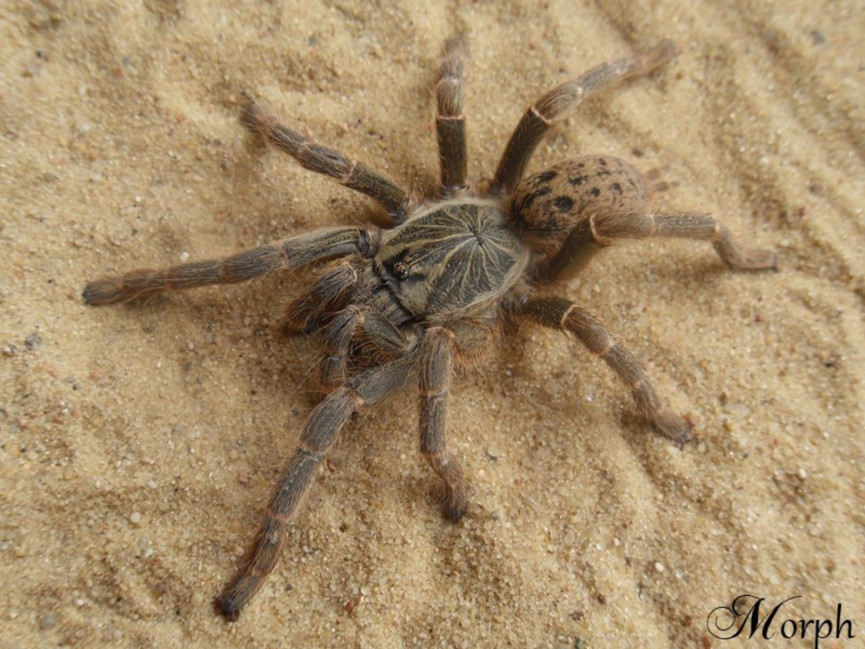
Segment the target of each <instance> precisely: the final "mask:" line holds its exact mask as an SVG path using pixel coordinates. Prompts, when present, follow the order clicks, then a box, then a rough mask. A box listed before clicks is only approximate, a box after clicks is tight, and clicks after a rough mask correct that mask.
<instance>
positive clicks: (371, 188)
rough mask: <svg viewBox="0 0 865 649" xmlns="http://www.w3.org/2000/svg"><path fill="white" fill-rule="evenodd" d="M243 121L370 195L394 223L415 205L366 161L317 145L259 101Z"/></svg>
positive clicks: (305, 163) (309, 164) (306, 163)
mask: <svg viewBox="0 0 865 649" xmlns="http://www.w3.org/2000/svg"><path fill="white" fill-rule="evenodd" d="M241 122H242V123H243V124H244V125H245V126H246V127H247V128H249V129H250V130H251V131H254V132H256V133H260V134H261V135H262V136H264V138H265V139H266V140H267V141H268V142H270V143H271V144H272V145H273V146H275V147H276V148H278V149H280V150H282V151H285V152H286V153H287V154H289V155H290V156H291V157H292V158H294V159H295V160H297V161H298V162H299V163H300V165H301V166H302V167H303V168H304V169H309V170H310V171H315V172H316V173H320V174H324V175H326V176H330V177H331V178H333V179H334V180H336V181H337V182H338V183H340V184H342V185H345V186H346V187H348V188H349V189H353V190H355V191H358V192H361V193H362V194H366V195H367V196H369V197H370V198H372V199H373V200H375V201H377V202H378V203H379V204H380V205H381V206H382V207H384V209H385V210H387V213H388V215H389V216H390V219H391V222H392V224H393V225H397V224H399V223H402V222H403V221H404V220H405V215H406V213H407V212H408V209H409V207H410V204H411V200H410V198H409V196H408V194H406V192H405V191H404V190H403V189H402V188H400V187H399V186H398V185H396V184H395V183H394V182H393V181H392V180H390V179H389V178H387V177H385V176H383V175H382V174H380V173H379V172H377V171H376V170H375V169H373V168H372V167H369V166H367V165H365V164H364V163H362V162H357V161H355V160H351V159H349V158H346V157H345V156H344V155H343V154H341V153H340V152H338V151H334V150H333V149H329V148H327V147H325V146H322V145H320V144H316V143H315V142H313V141H312V140H310V139H309V138H306V137H304V136H303V135H301V134H300V133H298V132H297V131H295V130H292V129H290V128H288V127H287V126H283V125H282V124H280V123H278V122H277V121H276V118H274V117H271V116H270V115H266V114H265V113H264V112H262V111H261V109H259V108H258V107H257V106H256V105H255V104H252V103H250V104H247V106H246V107H245V108H244V110H243V114H242V115H241Z"/></svg>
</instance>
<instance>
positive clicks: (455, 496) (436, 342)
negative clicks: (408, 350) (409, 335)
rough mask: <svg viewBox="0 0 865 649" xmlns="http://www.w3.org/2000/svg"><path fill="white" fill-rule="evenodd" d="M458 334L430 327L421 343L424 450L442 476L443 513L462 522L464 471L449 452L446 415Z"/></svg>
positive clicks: (452, 519)
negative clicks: (446, 442) (455, 339)
mask: <svg viewBox="0 0 865 649" xmlns="http://www.w3.org/2000/svg"><path fill="white" fill-rule="evenodd" d="M453 338H454V334H453V332H452V331H450V330H448V329H445V328H444V327H430V328H429V329H428V330H427V332H426V336H425V337H424V339H423V340H422V342H421V345H420V361H419V362H420V366H419V372H418V381H419V385H420V402H421V412H420V451H421V454H422V455H423V456H424V457H425V458H426V460H427V462H429V465H430V467H432V470H433V471H434V472H435V474H436V475H437V476H438V477H439V478H441V482H442V487H443V489H442V494H441V507H442V514H443V515H444V517H445V518H447V519H448V520H451V521H454V522H456V521H458V520H459V519H460V518H462V516H463V514H465V511H466V505H467V497H466V484H465V478H463V471H462V468H460V465H459V462H458V461H457V460H456V458H455V457H454V456H453V455H452V454H451V453H448V452H447V449H446V444H445V433H446V430H445V415H446V407H447V396H448V384H449V383H450V375H451V359H452V356H453V351H452V345H453Z"/></svg>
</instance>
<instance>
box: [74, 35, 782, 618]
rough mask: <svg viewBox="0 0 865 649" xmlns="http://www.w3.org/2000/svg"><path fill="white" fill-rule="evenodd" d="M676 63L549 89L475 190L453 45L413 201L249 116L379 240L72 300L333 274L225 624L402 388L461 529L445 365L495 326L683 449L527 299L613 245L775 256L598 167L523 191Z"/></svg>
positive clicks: (660, 55)
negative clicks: (548, 156) (290, 427)
mask: <svg viewBox="0 0 865 649" xmlns="http://www.w3.org/2000/svg"><path fill="white" fill-rule="evenodd" d="M676 55H677V50H676V47H675V45H674V44H673V43H672V42H671V41H669V40H664V41H662V42H660V43H659V44H657V45H656V46H655V47H654V48H652V49H651V50H649V51H647V52H646V53H644V54H641V55H636V56H632V57H629V58H623V59H620V60H617V61H613V62H610V63H604V64H602V65H599V66H597V67H595V68H593V69H592V70H590V71H589V72H586V73H585V74H583V75H582V76H579V77H577V78H574V79H572V80H569V81H566V82H564V83H562V84H561V85H559V86H557V87H555V88H553V89H552V90H550V91H548V92H547V93H546V94H544V95H543V96H541V97H540V99H538V101H536V102H535V103H534V104H532V106H530V107H529V108H528V110H527V111H526V113H525V115H524V116H523V117H522V119H521V121H520V122H519V123H518V124H517V127H516V129H515V130H514V132H513V134H512V135H511V138H510V140H509V142H508V144H507V146H506V147H505V150H504V153H503V155H502V158H501V161H500V162H499V165H498V168H497V169H496V172H495V175H494V176H493V178H492V180H491V181H489V183H488V186H487V187H486V188H485V190H483V191H480V190H478V191H473V190H472V188H471V187H470V186H469V185H468V184H467V181H466V134H465V117H464V116H463V107H462V106H463V99H462V87H461V86H462V72H463V59H464V45H463V40H462V39H461V38H460V37H456V38H452V39H450V40H449V41H447V43H446V45H445V49H444V55H443V57H442V60H441V67H440V70H439V75H438V82H437V85H436V90H435V93H436V99H437V114H436V131H437V139H438V148H439V155H440V163H441V169H440V171H441V184H440V187H439V188H438V191H437V192H436V195H435V196H434V197H432V198H429V199H428V200H424V201H421V202H414V201H413V200H412V199H411V198H410V197H409V194H408V193H407V192H406V191H405V190H403V189H402V188H400V187H399V186H398V185H396V184H395V183H394V182H392V181H391V180H389V179H388V178H386V177H385V176H383V175H382V174H380V173H378V172H377V171H375V170H373V169H372V168H370V167H368V166H366V165H365V164H363V163H361V162H356V161H354V160H351V159H349V158H347V157H345V156H344V155H342V154H341V153H338V152H337V151H334V150H332V149H329V148H326V147H324V146H322V145H320V144H316V143H315V142H313V141H311V140H310V139H309V138H307V137H305V136H304V135H301V134H300V133H298V132H297V131H294V130H292V129H290V128H287V127H285V126H282V125H281V124H279V123H277V121H276V120H275V119H274V118H273V117H271V116H269V115H266V114H265V113H264V112H262V111H261V110H260V109H259V108H258V107H256V106H255V105H254V104H253V103H249V104H248V105H247V106H246V107H245V109H244V111H243V114H242V122H243V124H244V125H245V126H246V127H247V128H249V129H250V130H251V131H253V132H254V133H258V134H260V135H261V136H263V137H264V139H265V140H266V141H268V142H270V143H271V144H272V145H274V146H276V147H277V148H279V149H282V150H283V151H285V152H286V153H288V154H289V155H290V156H292V157H293V158H294V159H295V160H297V161H298V162H299V163H300V164H301V165H302V166H303V167H305V168H307V169H310V170H312V171H315V172H318V173H321V174H324V175H327V176H330V177H331V178H333V179H335V180H336V181H337V182H339V183H341V184H343V185H345V186H346V187H349V188H351V189H354V190H356V191H359V192H361V193H363V194H366V195H367V196H369V197H371V198H372V199H373V200H375V201H376V202H378V203H379V204H380V205H381V206H382V207H383V208H384V209H385V210H386V212H387V220H388V221H387V225H386V226H385V227H382V228H380V227H375V226H370V227H366V228H359V227H332V228H321V229H317V230H313V231H312V232H309V233H307V234H300V235H297V236H293V237H289V238H287V239H284V240H282V241H277V242H275V243H271V244H268V245H265V246H262V247H259V248H255V249H252V250H247V251H245V252H240V253H238V254H234V255H231V256H228V257H224V258H222V259H214V260H210V261H202V262H194V263H185V264H181V265H178V266H171V267H168V268H162V269H140V270H132V271H130V272H127V273H125V274H123V275H120V276H116V277H109V278H105V279H100V280H98V281H95V282H92V283H90V284H88V285H87V286H86V288H85V289H84V294H83V297H84V301H85V302H86V303H87V304H90V305H103V304H110V303H115V302H124V301H127V300H132V299H135V298H140V297H142V296H146V295H149V294H152V293H156V292H158V291H163V290H166V289H176V288H190V287H193V286H204V285H208V284H231V283H234V282H241V281H245V280H249V279H252V278H254V277H258V276H260V275H264V274H265V273H269V272H271V271H275V270H293V269H295V268H299V267H301V266H306V265H308V264H313V263H315V262H319V261H322V260H326V259H334V258H335V259H336V261H335V262H334V263H333V264H332V265H331V266H329V267H328V268H327V269H326V270H325V271H324V272H323V274H322V275H321V277H320V279H319V280H318V282H317V283H316V284H315V285H314V286H313V287H312V289H311V290H310V291H309V292H308V293H306V294H305V295H303V296H302V297H300V298H298V299H297V300H295V301H294V302H293V303H292V304H291V305H290V306H289V307H288V310H287V314H286V317H285V326H286V329H287V330H288V331H289V332H290V333H314V332H315V333H321V334H322V336H323V338H324V353H323V355H322V358H321V361H320V364H319V367H318V375H319V378H320V381H321V384H322V386H323V388H324V390H325V392H326V396H325V397H324V399H323V400H322V401H321V402H320V403H319V404H318V405H317V406H316V407H315V408H314V409H313V410H312V412H311V413H310V415H309V418H308V419H307V420H306V423H305V425H304V427H303V431H302V433H301V435H300V440H299V442H298V445H297V448H296V449H295V451H294V455H293V456H292V458H291V460H290V462H289V464H288V468H287V469H286V470H285V472H284V474H283V475H282V478H281V479H280V481H279V484H278V485H277V487H276V489H275V491H274V492H273V495H272V497H271V499H270V502H269V504H268V506H267V508H266V510H265V514H264V520H263V522H262V525H261V529H260V531H259V532H258V535H257V537H256V540H255V543H254V545H253V547H252V550H251V552H250V554H249V556H248V558H247V559H246V561H245V563H244V565H243V567H242V569H241V570H240V572H239V573H238V574H237V576H236V577H235V578H234V579H233V581H232V582H231V583H230V584H229V585H228V586H227V587H226V589H225V590H224V591H223V593H222V594H221V595H220V596H219V597H218V598H217V599H216V605H217V608H218V610H219V611H220V612H221V613H222V614H223V615H224V616H225V617H226V618H228V619H229V620H235V619H237V617H238V615H239V614H240V611H241V609H242V608H243V607H244V606H245V605H246V604H247V603H248V602H249V601H250V599H251V598H252V597H253V595H254V594H255V593H256V592H257V591H258V589H259V587H260V586H261V585H262V583H263V580H264V579H265V577H266V576H267V574H268V573H270V571H271V570H272V569H273V567H274V565H275V564H276V562H277V560H278V558H279V555H280V552H281V549H282V546H283V543H284V541H285V538H286V533H287V526H288V523H289V521H291V520H292V518H293V517H294V516H295V514H296V512H297V509H298V506H299V504H300V502H301V500H302V499H303V497H304V495H305V494H306V492H307V490H308V489H309V486H310V484H311V483H312V481H313V478H314V476H315V474H316V470H317V469H318V467H319V465H320V464H321V462H322V460H324V458H325V456H326V454H327V452H328V450H329V449H330V448H331V447H332V446H333V444H334V440H335V438H336V435H337V434H338V433H339V431H340V429H341V428H342V427H343V426H344V425H345V424H346V422H348V421H349V419H351V417H352V415H353V414H354V413H355V412H356V411H357V410H358V409H359V408H361V407H362V406H368V405H372V404H374V403H376V402H377V401H379V400H380V399H382V398H383V397H385V396H386V395H388V394H390V393H392V392H394V391H396V390H399V389H401V388H403V387H405V386H408V385H410V384H414V385H415V386H417V387H418V389H419V396H420V421H419V427H420V452H421V454H422V455H423V456H424V457H425V458H426V460H427V462H428V463H429V465H430V467H432V470H433V471H434V472H435V474H436V475H437V476H438V478H439V483H440V487H441V492H442V499H441V503H442V512H443V514H444V517H445V518H447V519H448V520H451V521H458V520H459V519H460V518H461V517H462V516H463V514H464V513H465V511H466V505H467V495H466V481H465V478H464V477H463V472H462V469H461V468H460V464H459V462H458V461H457V459H456V458H455V457H454V456H453V455H452V454H451V453H449V452H448V451H447V445H446V439H445V438H446V435H445V428H446V424H445V411H446V404H447V399H448V386H449V383H450V378H451V373H452V365H453V364H454V363H466V362H468V361H471V360H472V359H478V358H480V357H481V356H482V355H483V354H484V353H485V352H486V351H487V350H488V349H489V348H490V347H491V346H492V345H493V344H494V342H495V340H496V339H497V337H498V336H499V335H500V333H501V331H502V323H503V322H504V321H513V320H519V319H527V320H530V321H533V322H535V323H538V324H540V325H543V326H547V327H553V328H556V329H560V330H561V331H563V332H565V333H568V334H571V335H573V336H574V337H576V338H577V339H578V340H579V341H580V342H581V343H582V344H583V345H585V346H586V347H587V348H588V349H589V350H590V351H592V352H593V353H594V354H596V355H597V356H599V357H600V358H602V359H603V360H604V361H605V362H606V363H607V365H609V367H610V368H611V369H612V370H613V371H614V372H615V373H616V374H618V375H619V377H620V378H621V379H622V381H624V383H625V384H626V385H627V386H628V387H629V388H630V390H631V393H632V394H633V397H634V400H635V401H636V403H637V407H638V409H639V411H640V412H641V413H642V415H643V416H645V417H646V419H648V421H649V422H650V423H651V425H652V426H653V427H654V428H655V430H657V431H658V432H660V433H661V434H663V435H665V436H666V437H668V438H670V439H671V440H673V441H674V442H677V443H683V442H685V441H687V440H688V439H689V437H690V431H691V425H690V423H689V422H688V421H687V420H686V419H684V418H683V417H681V416H680V415H678V414H676V413H675V412H673V411H672V410H670V409H669V408H667V407H666V406H665V405H664V404H663V402H662V401H661V399H660V398H659V397H658V395H657V393H656V392H655V390H654V389H653V388H652V385H651V383H650V382H649V380H648V378H647V376H646V374H645V372H644V370H643V368H642V366H641V365H640V362H639V361H638V360H637V359H636V358H635V357H634V356H633V355H632V354H631V353H630V352H629V351H627V350H626V349H625V348H624V347H623V346H622V345H621V344H620V343H619V342H617V341H616V340H615V339H614V338H613V337H611V336H610V334H608V333H607V331H606V330H605V329H604V327H603V326H602V325H601V324H600V323H599V322H598V321H597V320H596V319H595V318H594V317H593V316H592V315H591V314H590V313H589V312H588V311H586V310H585V309H583V308H582V307H580V306H578V305H576V304H574V303H573V302H571V301H570V300H568V299H565V298H562V297H551V296H547V295H545V294H544V293H543V292H542V291H543V289H544V288H545V287H546V286H547V285H549V284H550V283H551V282H553V281H554V280H561V279H563V278H569V277H572V276H573V275H574V274H576V273H577V272H578V271H579V270H580V269H581V268H582V267H583V266H584V265H585V264H586V263H587V262H588V261H589V259H591V257H592V256H593V255H594V254H595V253H596V252H598V251H599V250H601V249H603V248H605V247H606V246H608V245H610V244H612V243H613V242H614V240H616V239H642V238H646V237H651V236H666V237H681V238H689V239H703V240H706V241H710V242H711V243H712V245H713V246H714V248H715V250H716V251H717V253H718V254H719V255H720V257H721V259H722V260H723V261H724V262H725V263H726V264H727V266H729V267H730V268H732V269H735V270H758V269H768V268H775V266H776V257H775V254H774V253H773V252H771V251H768V250H751V249H746V248H743V247H742V246H740V245H739V244H738V243H736V242H735V241H734V239H733V238H732V236H731V234H730V232H729V231H728V230H727V228H726V227H724V226H723V225H722V224H721V223H719V222H718V221H717V220H716V219H714V218H713V217H711V216H709V215H707V214H683V213H679V214H660V213H658V212H656V211H655V210H653V209H652V207H651V204H650V202H649V197H648V190H647V188H646V184H645V181H644V179H643V177H642V176H641V175H640V174H639V173H638V172H637V171H636V170H635V169H634V168H633V167H631V166H630V165H629V164H628V163H626V162H624V161H622V160H619V159H616V158H613V157H609V156H601V155H587V156H581V157H577V158H573V159H570V160H565V161H564V162H560V163H558V164H556V165H554V166H552V167H550V168H549V169H548V170H546V171H543V172H541V173H538V174H536V175H534V176H531V177H528V178H526V179H523V172H524V170H525V168H526V165H527V164H528V162H529V159H530V158H531V156H532V153H533V152H534V150H535V148H536V147H537V145H538V143H539V142H540V140H541V139H542V138H543V137H544V135H545V134H546V133H547V131H548V130H549V129H550V127H551V126H552V124H553V123H554V122H555V121H556V120H557V119H559V118H560V117H561V116H562V115H563V114H565V113H566V112H568V111H570V110H573V109H574V108H575V107H576V106H577V105H578V104H580V103H581V102H582V101H583V100H584V99H585V98H587V97H589V96H591V95H593V94H595V93H597V92H599V91H601V90H604V89H606V88H609V87H611V86H614V85H616V84H618V83H619V82H621V81H623V80H625V79H629V78H633V77H639V76H644V75H648V74H649V73H651V72H652V71H653V70H655V69H656V68H658V67H659V66H661V65H663V64H665V63H667V62H668V61H670V60H671V59H672V58H674V57H675V56H676Z"/></svg>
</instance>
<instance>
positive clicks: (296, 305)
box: [280, 262, 358, 336]
mask: <svg viewBox="0 0 865 649" xmlns="http://www.w3.org/2000/svg"><path fill="white" fill-rule="evenodd" d="M357 279H358V271H357V269H355V268H354V266H353V265H352V263H351V262H344V263H341V264H338V265H337V266H334V267H333V268H330V269H328V270H327V272H325V273H324V275H322V277H321V279H319V281H318V282H317V283H316V285H315V286H313V288H312V290H311V291H309V292H308V293H305V294H303V295H301V296H300V297H299V298H297V299H296V300H294V301H293V302H292V303H291V304H289V305H288V308H287V309H286V310H285V315H284V316H283V318H282V321H281V323H280V324H281V328H282V331H283V333H285V334H287V335H289V336H294V335H297V334H300V333H303V334H310V333H312V332H313V331H315V330H316V329H318V327H319V326H320V325H321V319H322V318H323V317H324V316H325V315H326V314H328V313H333V312H334V311H338V310H339V309H341V308H343V307H344V306H345V305H346V304H347V303H348V301H349V300H350V299H351V297H352V295H353V294H354V288H355V287H356V286H357Z"/></svg>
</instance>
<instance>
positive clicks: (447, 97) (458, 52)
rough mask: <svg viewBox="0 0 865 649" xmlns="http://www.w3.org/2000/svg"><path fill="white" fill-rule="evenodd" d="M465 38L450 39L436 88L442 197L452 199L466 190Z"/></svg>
mask: <svg viewBox="0 0 865 649" xmlns="http://www.w3.org/2000/svg"><path fill="white" fill-rule="evenodd" d="M464 50H465V43H464V41H463V39H462V37H461V36H455V37H453V38H450V39H448V41H447V42H446V43H445V54H444V57H443V58H442V62H441V68H440V70H439V81H438V83H437V84H436V104H437V109H438V111H437V114H436V134H437V136H438V146H439V158H440V161H441V162H440V163H441V183H442V193H443V194H444V195H445V196H450V195H453V194H455V193H456V192H458V191H460V190H461V189H465V186H466V130H465V129H466V127H465V116H464V115H463V93H462V76H463V55H464Z"/></svg>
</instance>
